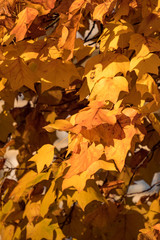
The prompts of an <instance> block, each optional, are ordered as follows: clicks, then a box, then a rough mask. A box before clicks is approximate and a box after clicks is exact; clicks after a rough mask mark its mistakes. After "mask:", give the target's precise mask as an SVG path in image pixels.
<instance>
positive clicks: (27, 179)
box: [10, 171, 50, 201]
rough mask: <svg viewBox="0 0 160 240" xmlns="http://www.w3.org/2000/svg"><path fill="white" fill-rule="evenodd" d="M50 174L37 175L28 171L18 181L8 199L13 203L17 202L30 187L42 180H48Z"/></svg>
mask: <svg viewBox="0 0 160 240" xmlns="http://www.w3.org/2000/svg"><path fill="white" fill-rule="evenodd" d="M49 176H50V172H47V173H40V174H37V173H36V172H34V171H29V172H28V173H26V174H25V175H24V176H23V177H22V178H21V179H20V180H19V181H18V184H17V186H16V187H15V188H14V189H13V191H12V192H11V195H10V197H12V198H13V201H18V200H19V198H20V197H21V196H23V195H24V194H26V193H27V192H28V190H29V188H30V187H33V186H34V185H35V184H37V183H39V182H40V181H43V180H48V178H49Z"/></svg>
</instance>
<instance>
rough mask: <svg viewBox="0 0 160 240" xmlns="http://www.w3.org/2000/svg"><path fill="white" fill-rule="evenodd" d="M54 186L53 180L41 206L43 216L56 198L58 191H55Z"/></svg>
mask: <svg viewBox="0 0 160 240" xmlns="http://www.w3.org/2000/svg"><path fill="white" fill-rule="evenodd" d="M54 187H55V182H53V181H52V183H51V186H50V188H49V190H48V191H47V193H46V194H45V196H44V198H43V200H42V204H41V206H40V213H41V216H42V217H44V216H45V214H46V213H47V212H48V208H49V206H50V205H51V204H52V203H53V202H54V201H55V199H56V193H55V191H54Z"/></svg>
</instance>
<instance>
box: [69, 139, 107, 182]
mask: <svg viewBox="0 0 160 240" xmlns="http://www.w3.org/2000/svg"><path fill="white" fill-rule="evenodd" d="M80 146H81V150H80V153H79V154H73V155H72V157H71V158H70V159H69V160H68V161H67V162H68V164H69V165H71V167H70V168H69V170H68V172H67V173H66V175H65V178H70V177H72V176H74V175H77V174H79V173H81V172H83V171H85V170H87V168H88V167H89V166H90V165H91V164H92V163H93V162H95V161H97V160H98V159H99V158H100V157H101V155H102V153H103V146H102V145H101V144H99V145H97V146H95V144H94V143H93V144H92V145H91V146H89V147H88V143H87V142H85V143H80Z"/></svg>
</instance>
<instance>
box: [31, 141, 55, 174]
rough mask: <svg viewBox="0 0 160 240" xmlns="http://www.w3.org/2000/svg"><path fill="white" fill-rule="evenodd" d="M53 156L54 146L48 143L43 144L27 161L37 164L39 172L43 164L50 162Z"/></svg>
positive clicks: (47, 164)
mask: <svg viewBox="0 0 160 240" xmlns="http://www.w3.org/2000/svg"><path fill="white" fill-rule="evenodd" d="M53 157H54V146H52V145H50V144H46V145H43V146H42V147H41V148H40V149H39V150H38V152H37V153H36V154H35V155H34V156H33V157H32V158H31V159H29V161H32V162H35V163H36V165H37V171H38V173H40V172H41V171H42V170H43V168H44V166H45V165H46V166H47V167H49V165H50V164H51V163H52V161H53Z"/></svg>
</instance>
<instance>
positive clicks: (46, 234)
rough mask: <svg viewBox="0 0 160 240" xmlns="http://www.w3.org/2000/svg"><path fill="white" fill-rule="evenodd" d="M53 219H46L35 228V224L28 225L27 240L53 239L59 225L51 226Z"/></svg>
mask: <svg viewBox="0 0 160 240" xmlns="http://www.w3.org/2000/svg"><path fill="white" fill-rule="evenodd" d="M51 221H52V219H49V218H45V219H43V220H42V221H40V222H38V223H37V224H36V225H35V226H34V225H33V223H28V224H27V238H31V239H33V240H40V239H42V238H47V239H48V240H51V239H53V231H54V229H55V227H58V226H57V224H56V226H55V224H51Z"/></svg>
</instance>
